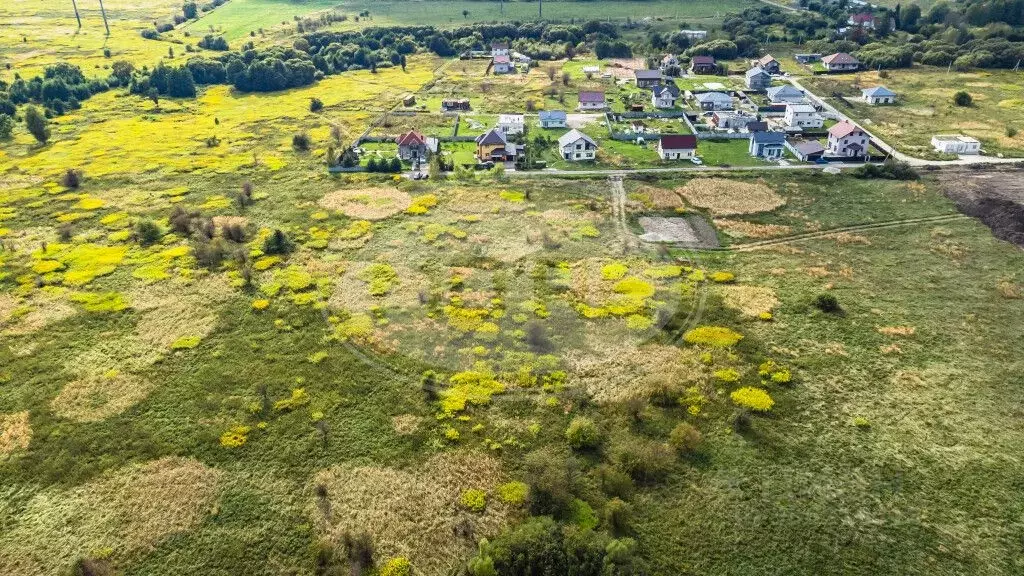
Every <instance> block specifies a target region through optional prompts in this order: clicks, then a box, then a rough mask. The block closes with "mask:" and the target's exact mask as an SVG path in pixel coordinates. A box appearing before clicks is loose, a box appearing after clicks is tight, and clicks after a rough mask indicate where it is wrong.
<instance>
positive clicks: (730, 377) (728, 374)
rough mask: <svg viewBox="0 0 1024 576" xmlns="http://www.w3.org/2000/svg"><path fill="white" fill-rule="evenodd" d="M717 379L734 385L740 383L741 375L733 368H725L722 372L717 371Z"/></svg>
mask: <svg viewBox="0 0 1024 576" xmlns="http://www.w3.org/2000/svg"><path fill="white" fill-rule="evenodd" d="M715 379H716V380H719V381H721V382H726V383H729V384H732V383H733V382H739V381H740V373H739V372H737V371H736V370H734V369H732V368H723V369H722V370H715Z"/></svg>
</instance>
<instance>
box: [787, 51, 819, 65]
mask: <svg viewBox="0 0 1024 576" xmlns="http://www.w3.org/2000/svg"><path fill="white" fill-rule="evenodd" d="M793 59H794V60H796V61H797V62H799V63H800V64H810V63H811V62H817V61H818V60H821V54H817V53H811V54H794V55H793Z"/></svg>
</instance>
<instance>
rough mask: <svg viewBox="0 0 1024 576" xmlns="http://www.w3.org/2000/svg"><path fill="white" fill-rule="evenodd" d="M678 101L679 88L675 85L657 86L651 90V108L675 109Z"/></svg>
mask: <svg viewBox="0 0 1024 576" xmlns="http://www.w3.org/2000/svg"><path fill="white" fill-rule="evenodd" d="M678 99H679V87H677V86H676V85H675V84H659V85H657V86H655V87H654V88H652V89H651V106H654V107H655V108H675V106H676V100H678Z"/></svg>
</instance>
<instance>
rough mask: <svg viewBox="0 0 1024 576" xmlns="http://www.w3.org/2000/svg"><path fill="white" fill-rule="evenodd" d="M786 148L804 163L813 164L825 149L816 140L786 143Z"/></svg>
mask: <svg viewBox="0 0 1024 576" xmlns="http://www.w3.org/2000/svg"><path fill="white" fill-rule="evenodd" d="M786 148H789V151H790V152H792V153H793V155H794V156H796V157H797V158H799V159H800V160H802V161H804V162H813V161H815V160H817V159H819V158H821V157H822V155H824V154H825V147H824V146H822V145H821V142H818V141H817V140H793V141H786Z"/></svg>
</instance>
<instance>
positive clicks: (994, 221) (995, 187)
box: [942, 171, 1024, 248]
mask: <svg viewBox="0 0 1024 576" xmlns="http://www.w3.org/2000/svg"><path fill="white" fill-rule="evenodd" d="M942 191H943V192H944V193H945V194H946V196H948V197H949V198H950V199H951V200H953V202H955V203H956V205H957V208H959V209H960V211H961V212H963V213H964V214H967V215H968V216H973V217H975V218H977V219H979V220H981V221H982V222H984V223H985V225H986V226H988V227H989V228H991V229H992V233H993V234H994V235H995V236H996V238H999V239H1001V240H1006V241H1007V242H1012V243H1014V244H1016V245H1017V246H1020V247H1022V248H1024V172H1020V171H1006V172H978V173H963V174H956V175H950V176H949V177H947V178H943V182H942Z"/></svg>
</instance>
